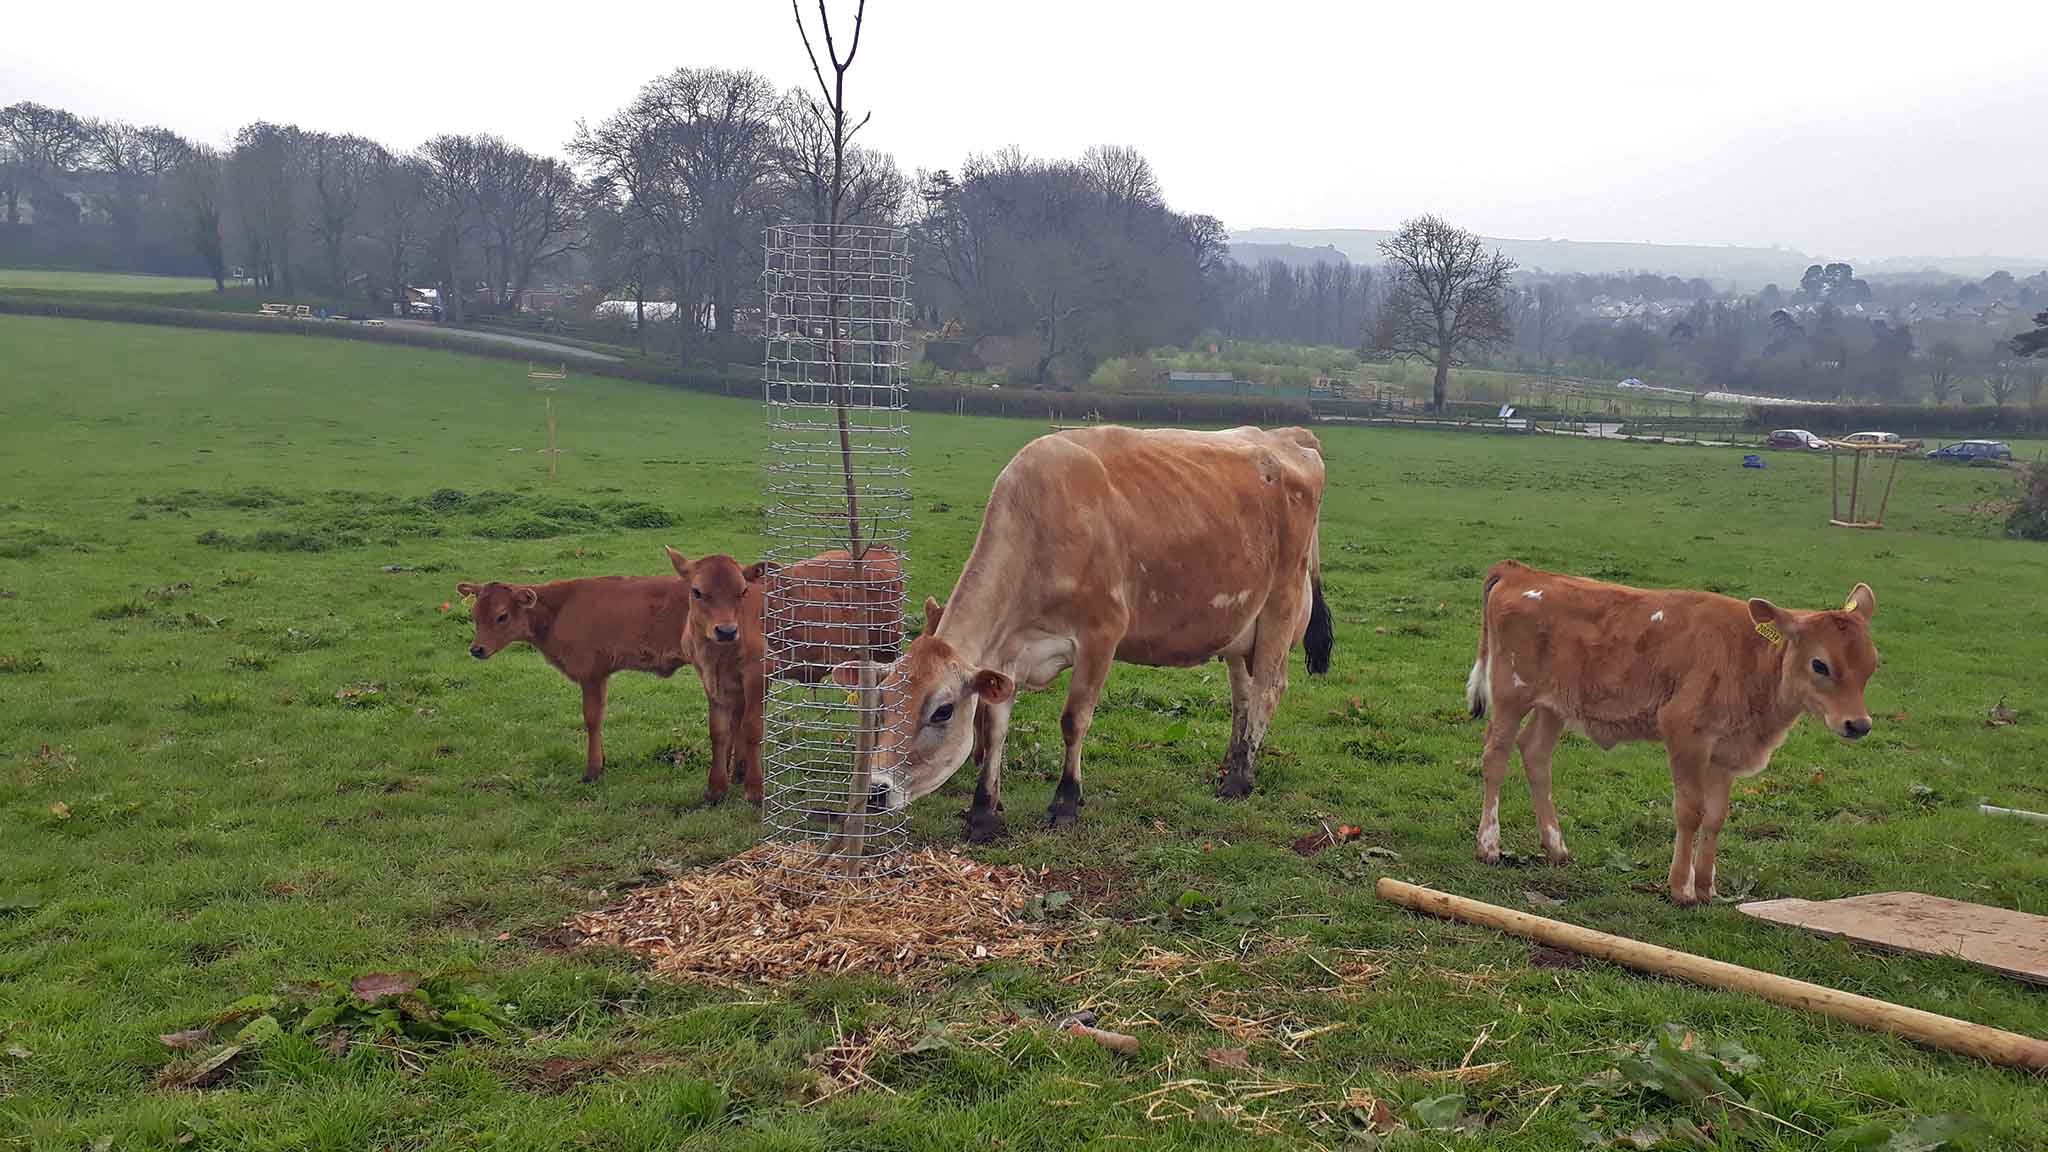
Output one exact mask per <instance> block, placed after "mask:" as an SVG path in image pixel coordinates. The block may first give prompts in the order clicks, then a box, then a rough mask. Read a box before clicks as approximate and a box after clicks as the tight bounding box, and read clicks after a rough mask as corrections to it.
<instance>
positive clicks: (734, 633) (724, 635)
mask: <svg viewBox="0 0 2048 1152" xmlns="http://www.w3.org/2000/svg"><path fill="white" fill-rule="evenodd" d="M711 638H712V639H714V640H716V641H718V642H719V643H720V644H730V643H732V642H733V641H735V640H737V639H739V638H740V630H739V626H738V625H736V624H735V625H726V626H721V627H717V628H713V629H712V630H711Z"/></svg>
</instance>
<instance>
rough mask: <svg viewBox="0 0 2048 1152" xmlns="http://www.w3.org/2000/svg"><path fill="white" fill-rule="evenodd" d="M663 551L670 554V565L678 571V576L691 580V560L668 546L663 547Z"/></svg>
mask: <svg viewBox="0 0 2048 1152" xmlns="http://www.w3.org/2000/svg"><path fill="white" fill-rule="evenodd" d="M661 550H662V551H663V552H666V553H668V562H669V565H670V566H671V567H673V568H674V569H675V570H676V575H678V576H681V577H682V578H683V579H685V580H688V579H689V578H690V558H689V557H687V556H685V555H683V554H682V553H681V552H678V551H676V550H675V549H673V548H671V547H669V546H668V545H666V544H663V545H662V546H661Z"/></svg>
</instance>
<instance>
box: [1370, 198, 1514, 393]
mask: <svg viewBox="0 0 2048 1152" xmlns="http://www.w3.org/2000/svg"><path fill="white" fill-rule="evenodd" d="M1380 253H1381V254H1382V255H1384V256H1385V257H1386V258H1387V269H1388V272H1389V275H1390V277H1391V282H1390V283H1389V284H1388V286H1387V296H1386V299H1385V301H1384V302H1383V303H1382V305H1381V308H1380V318H1379V324H1378V328H1377V331H1376V332H1375V333H1374V341H1373V342H1374V345H1375V347H1377V348H1378V349H1380V350H1381V351H1383V352H1388V353H1392V354H1393V355H1396V356H1409V357H1413V358H1415V359H1419V360H1428V361H1430V362H1432V363H1434V364H1435V365H1436V380H1435V383H1434V384H1433V385H1432V387H1431V390H1430V402H1431V406H1432V407H1433V408H1435V409H1436V410H1438V411H1442V410H1443V406H1444V398H1445V394H1446V393H1447V392H1448V390H1449V388H1450V378H1451V368H1452V367H1453V366H1455V365H1459V364H1462V363H1464V362H1465V359H1466V357H1467V356H1469V355H1470V354H1471V353H1472V352H1473V351H1474V350H1476V349H1480V348H1485V347H1488V346H1490V345H1493V344H1497V343H1499V342H1500V341H1502V340H1505V339H1506V338H1507V337H1508V328H1507V315H1506V311H1505V308H1504V303H1505V300H1504V297H1505V294H1506V290H1507V286H1508V276H1509V274H1510V273H1512V272H1513V271H1514V270H1515V262H1514V261H1513V260H1510V259H1508V258H1507V257H1506V256H1503V255H1501V253H1500V252H1499V250H1497V249H1496V250H1495V251H1493V252H1492V253H1488V252H1486V251H1485V250H1484V249H1483V247H1482V246H1481V244H1480V240H1479V237H1478V236H1477V235H1476V234H1474V233H1471V232H1467V231H1465V230H1464V229H1462V228H1457V227H1454V226H1452V225H1451V224H1449V223H1447V222H1445V221H1443V220H1441V219H1439V218H1437V217H1435V216H1419V217H1417V218H1415V219H1413V220H1410V221H1408V222H1407V223H1405V224H1403V225H1401V230H1400V231H1399V232H1397V233H1395V234H1394V236H1393V237H1392V238H1390V239H1388V240H1386V241H1385V242H1383V243H1382V244H1381V245H1380Z"/></svg>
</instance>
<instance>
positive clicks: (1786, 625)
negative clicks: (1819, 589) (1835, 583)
mask: <svg viewBox="0 0 2048 1152" xmlns="http://www.w3.org/2000/svg"><path fill="white" fill-rule="evenodd" d="M1875 615H1877V594H1876V593H1874V592H1872V591H1871V590H1870V586H1869V585H1868V584H1858V585H1857V586H1856V587H1855V589H1854V590H1853V591H1851V592H1850V593H1849V600H1848V603H1846V604H1844V605H1843V606H1842V607H1841V609H1840V610H1838V611H1834V612H1787V611H1785V610H1784V609H1782V608H1779V607H1778V606H1777V605H1775V604H1772V603H1771V602H1770V601H1769V600H1751V601H1750V602H1749V618H1750V619H1751V620H1752V621H1754V622H1755V623H1756V625H1757V629H1758V631H1761V632H1764V633H1765V635H1766V636H1769V635H1770V633H1771V632H1773V631H1774V632H1776V633H1777V634H1778V635H1779V636H1781V637H1782V640H1781V641H1780V642H1781V643H1783V644H1784V645H1785V664H1784V673H1783V680H1782V682H1781V683H1780V685H1779V687H1780V690H1781V691H1782V692H1784V693H1785V694H1786V695H1787V697H1788V698H1790V699H1794V700H1797V701H1798V702H1799V706H1800V707H1801V708H1803V709H1805V710H1806V711H1807V712H1810V713H1812V714H1813V717H1814V719H1816V720H1819V721H1820V722H1821V723H1823V724H1825V725H1827V726H1828V731H1830V732H1833V733H1834V734H1835V735H1837V736H1840V737H1842V738H1843V739H1845V740H1860V739H1862V738H1863V737H1864V736H1867V735H1869V734H1870V709H1869V708H1868V707H1867V706H1865V704H1864V703H1863V689H1864V686H1865V685H1867V684H1869V683H1870V678H1871V676H1873V675H1875V674H1876V672H1877V647H1876V645H1874V644H1872V643H1871V642H1870V618H1871V617H1872V616H1875Z"/></svg>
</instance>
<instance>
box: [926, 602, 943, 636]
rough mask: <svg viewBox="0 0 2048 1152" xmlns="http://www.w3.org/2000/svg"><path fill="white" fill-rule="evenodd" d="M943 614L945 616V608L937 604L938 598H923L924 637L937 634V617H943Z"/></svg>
mask: <svg viewBox="0 0 2048 1152" xmlns="http://www.w3.org/2000/svg"><path fill="white" fill-rule="evenodd" d="M945 614H946V607H945V605H943V604H940V603H939V598H938V597H936V596H927V597H925V598H924V634H925V635H927V636H931V635H934V634H936V633H937V632H938V630H939V617H941V616H943V615H945Z"/></svg>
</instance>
